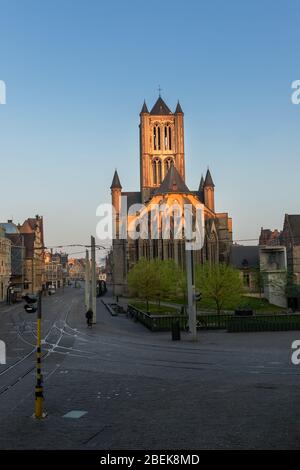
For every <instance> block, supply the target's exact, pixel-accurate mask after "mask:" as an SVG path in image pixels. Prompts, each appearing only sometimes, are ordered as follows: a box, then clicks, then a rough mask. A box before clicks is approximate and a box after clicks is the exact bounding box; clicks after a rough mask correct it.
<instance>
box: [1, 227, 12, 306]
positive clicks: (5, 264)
mask: <svg viewBox="0 0 300 470" xmlns="http://www.w3.org/2000/svg"><path fill="white" fill-rule="evenodd" d="M10 276H11V242H10V240H9V239H8V238H7V237H6V236H5V230H4V228H3V227H0V302H3V301H4V300H6V298H7V291H8V287H9V283H10Z"/></svg>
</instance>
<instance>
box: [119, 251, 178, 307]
mask: <svg viewBox="0 0 300 470" xmlns="http://www.w3.org/2000/svg"><path fill="white" fill-rule="evenodd" d="M181 282H182V271H181V270H180V269H179V267H178V266H177V264H176V263H175V261H173V260H165V261H162V260H160V259H153V260H151V261H148V260H146V259H145V258H141V259H140V260H139V261H138V262H137V263H136V264H135V265H134V266H133V268H132V269H131V270H130V272H129V274H128V285H129V287H130V288H131V290H132V292H133V293H134V294H135V295H137V296H138V297H140V298H142V299H144V300H145V301H146V305H147V311H148V310H149V300H152V299H153V300H156V301H157V302H158V304H160V302H161V300H162V299H166V298H170V297H172V296H174V295H177V294H178V290H179V289H180V285H181Z"/></svg>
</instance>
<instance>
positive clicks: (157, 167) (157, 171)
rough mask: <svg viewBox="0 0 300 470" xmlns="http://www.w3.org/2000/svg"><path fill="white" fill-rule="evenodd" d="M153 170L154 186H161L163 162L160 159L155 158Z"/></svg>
mask: <svg viewBox="0 0 300 470" xmlns="http://www.w3.org/2000/svg"><path fill="white" fill-rule="evenodd" d="M152 169H153V184H154V185H159V184H160V183H161V179H162V172H161V161H160V159H159V158H155V159H154V160H153V163H152Z"/></svg>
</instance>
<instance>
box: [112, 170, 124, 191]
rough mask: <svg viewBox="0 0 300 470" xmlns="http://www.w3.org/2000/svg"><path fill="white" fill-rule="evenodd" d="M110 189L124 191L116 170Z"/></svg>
mask: <svg viewBox="0 0 300 470" xmlns="http://www.w3.org/2000/svg"><path fill="white" fill-rule="evenodd" d="M110 189H122V185H121V183H120V179H119V175H118V172H117V170H115V173H114V177H113V180H112V183H111V187H110Z"/></svg>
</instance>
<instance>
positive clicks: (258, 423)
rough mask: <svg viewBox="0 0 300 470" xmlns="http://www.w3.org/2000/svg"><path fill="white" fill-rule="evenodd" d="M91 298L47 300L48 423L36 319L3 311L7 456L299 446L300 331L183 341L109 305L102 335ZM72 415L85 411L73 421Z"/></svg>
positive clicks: (1, 384)
mask: <svg viewBox="0 0 300 470" xmlns="http://www.w3.org/2000/svg"><path fill="white" fill-rule="evenodd" d="M82 300H83V291H82V290H77V289H71V288H70V289H66V290H65V293H64V294H57V296H56V297H53V298H51V299H48V298H47V299H46V300H45V302H44V324H43V331H44V337H45V338H46V342H45V344H44V346H43V348H44V353H45V357H44V360H43V371H44V379H45V382H44V393H45V408H46V410H47V413H48V416H47V418H46V419H44V420H43V421H40V422H39V421H35V420H34V419H33V418H32V417H31V416H32V414H33V405H34V399H33V394H34V382H35V376H34V373H35V372H34V354H33V353H32V352H31V351H32V349H33V347H34V318H32V316H30V315H28V314H25V313H23V312H22V305H20V304H18V305H16V306H14V307H7V309H6V310H5V311H3V312H2V311H1V317H0V318H1V320H0V322H1V331H3V332H4V336H5V337H4V338H3V339H4V340H6V341H7V353H8V362H7V364H6V365H5V366H1V369H0V374H1V375H0V413H1V424H0V428H1V433H0V436H1V437H0V447H1V448H2V449H31V448H40V449H54V448H57V449H58V448H60V449H161V448H168V449H184V448H190V449H208V448H214V449H231V448H235V449H242V448H243V449H245V448H247V449H249V448H250V449H261V448H271V449H275V448H290V449H293V448H297V447H299V427H298V419H299V414H300V406H299V400H298V396H299V390H300V386H299V373H300V369H299V368H297V367H296V366H293V365H291V362H290V355H291V349H290V347H291V343H292V341H293V340H294V339H297V338H298V337H299V333H298V332H281V333H256V334H255V333H254V334H253V333H252V334H251V333H250V334H230V333H226V332H223V331H219V332H213V331H206V332H199V333H198V336H199V341H198V342H197V343H192V342H191V341H190V339H189V337H188V335H187V334H183V336H182V340H181V341H180V342H172V341H171V337H170V334H169V333H151V332H150V331H148V330H147V329H145V328H144V327H143V326H141V325H140V324H138V323H134V322H133V321H132V320H129V319H127V318H126V316H125V315H119V316H117V317H112V316H111V315H110V314H109V313H108V311H107V310H106V308H105V307H104V305H103V303H102V302H101V300H100V299H99V300H98V322H97V325H95V326H94V327H93V329H92V330H90V329H87V328H86V324H85V318H84V306H83V301H82ZM26 315H27V316H26ZM24 357H25V359H24ZM22 358H23V359H22ZM8 367H10V369H7V368H8ZM72 411H81V412H82V416H81V417H78V418H75V417H65V415H66V414H67V413H69V412H72Z"/></svg>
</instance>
